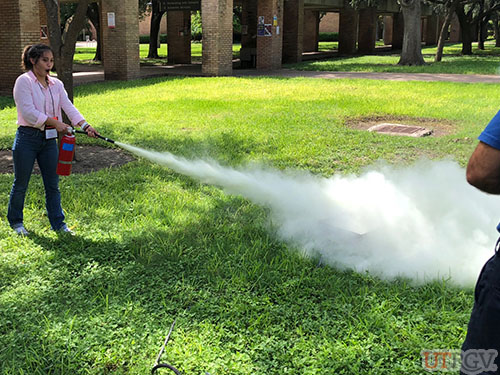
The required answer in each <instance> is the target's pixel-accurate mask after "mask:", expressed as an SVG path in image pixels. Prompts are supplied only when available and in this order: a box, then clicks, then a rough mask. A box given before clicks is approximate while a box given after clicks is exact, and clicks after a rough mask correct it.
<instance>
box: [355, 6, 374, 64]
mask: <svg viewBox="0 0 500 375" xmlns="http://www.w3.org/2000/svg"><path fill="white" fill-rule="evenodd" d="M376 36H377V8H375V7H370V8H362V9H360V10H359V34H358V51H359V52H360V53H364V54H370V53H373V52H374V51H375V41H376Z"/></svg>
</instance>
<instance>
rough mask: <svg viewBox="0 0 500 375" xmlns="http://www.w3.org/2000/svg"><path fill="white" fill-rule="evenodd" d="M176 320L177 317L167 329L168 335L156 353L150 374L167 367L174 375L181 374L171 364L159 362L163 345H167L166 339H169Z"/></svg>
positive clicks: (163, 349)
mask: <svg viewBox="0 0 500 375" xmlns="http://www.w3.org/2000/svg"><path fill="white" fill-rule="evenodd" d="M176 321H177V318H175V320H174V322H173V323H172V325H171V326H170V330H169V331H168V335H167V337H166V339H165V342H164V343H163V346H162V347H161V349H160V353H158V357H157V358H156V362H155V364H154V367H153V369H152V370H151V374H154V373H155V372H156V370H158V369H159V368H168V369H169V370H172V371H173V372H174V373H175V374H176V375H181V374H182V373H181V372H180V371H179V370H177V369H176V368H175V367H174V366H171V365H169V364H168V363H160V358H161V356H162V354H163V352H164V351H165V346H166V345H167V343H168V340H170V335H171V334H172V331H173V330H174V326H175V322H176Z"/></svg>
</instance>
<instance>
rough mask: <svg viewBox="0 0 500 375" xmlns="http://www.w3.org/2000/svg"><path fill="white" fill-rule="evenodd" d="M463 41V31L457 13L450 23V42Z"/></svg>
mask: <svg viewBox="0 0 500 375" xmlns="http://www.w3.org/2000/svg"><path fill="white" fill-rule="evenodd" d="M461 41H462V32H461V31H460V22H459V21H458V17H457V14H456V13H455V14H453V18H452V19H451V24H450V42H452V43H459V42H461Z"/></svg>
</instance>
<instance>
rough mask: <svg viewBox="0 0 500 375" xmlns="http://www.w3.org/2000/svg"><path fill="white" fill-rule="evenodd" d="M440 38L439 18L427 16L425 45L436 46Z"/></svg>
mask: <svg viewBox="0 0 500 375" xmlns="http://www.w3.org/2000/svg"><path fill="white" fill-rule="evenodd" d="M438 37H439V17H438V16H436V15H435V14H433V15H431V16H427V18H426V22H425V45H426V46H434V45H436V44H437V42H438Z"/></svg>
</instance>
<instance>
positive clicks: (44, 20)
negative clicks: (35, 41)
mask: <svg viewBox="0 0 500 375" xmlns="http://www.w3.org/2000/svg"><path fill="white" fill-rule="evenodd" d="M0 1H1V0H0ZM38 4H39V9H40V11H39V17H40V18H39V19H40V43H43V44H47V45H50V41H49V34H48V32H49V29H48V26H47V23H48V22H47V9H45V4H44V3H43V1H42V0H38ZM42 26H43V28H44V33H45V32H46V36H43V35H42V30H41V28H42Z"/></svg>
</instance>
